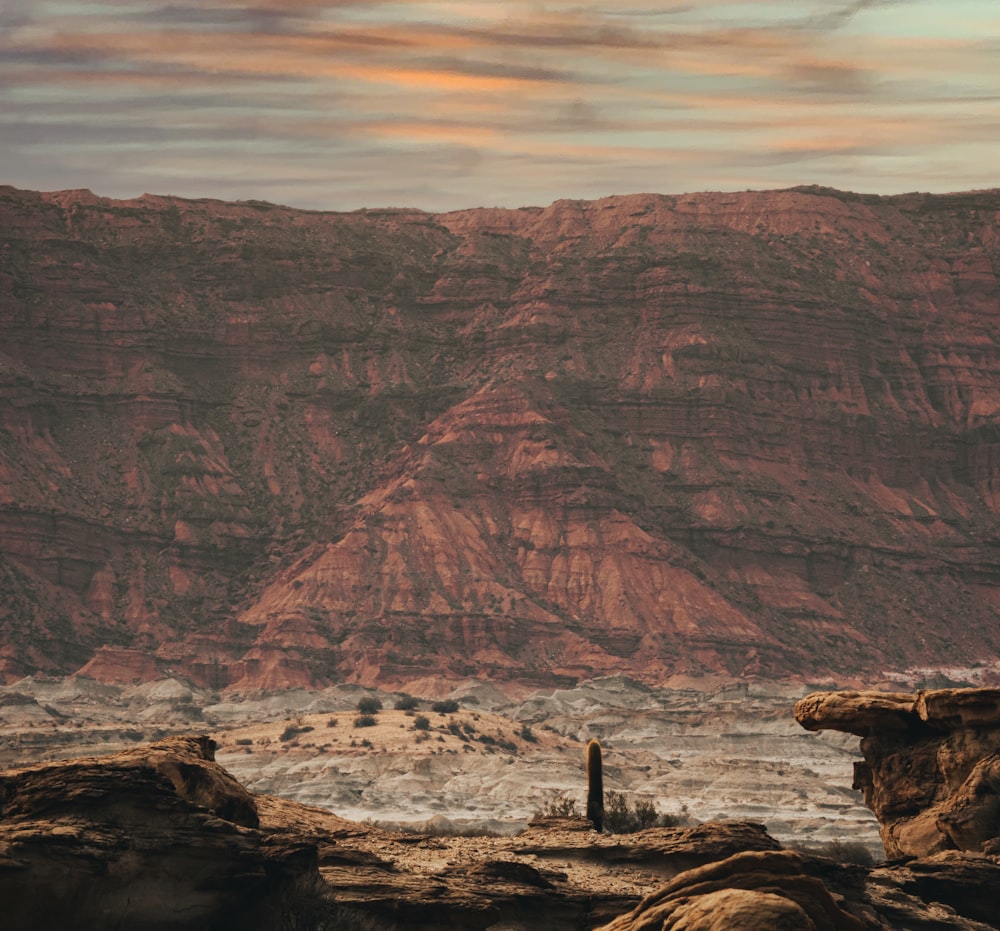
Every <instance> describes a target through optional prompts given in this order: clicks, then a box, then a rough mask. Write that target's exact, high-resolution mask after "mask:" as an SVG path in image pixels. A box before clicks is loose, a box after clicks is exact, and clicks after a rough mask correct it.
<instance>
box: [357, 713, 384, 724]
mask: <svg viewBox="0 0 1000 931" xmlns="http://www.w3.org/2000/svg"><path fill="white" fill-rule="evenodd" d="M376 724H378V721H376V720H375V717H374V716H373V715H370V714H359V715H358V716H357V717H356V718H355V719H354V726H355V727H374V726H375V725H376Z"/></svg>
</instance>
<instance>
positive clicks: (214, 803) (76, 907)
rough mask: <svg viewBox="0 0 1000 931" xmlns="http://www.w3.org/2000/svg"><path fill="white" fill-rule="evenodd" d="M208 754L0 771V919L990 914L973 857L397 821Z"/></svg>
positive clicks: (225, 922) (751, 832)
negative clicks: (242, 771) (356, 818)
mask: <svg viewBox="0 0 1000 931" xmlns="http://www.w3.org/2000/svg"><path fill="white" fill-rule="evenodd" d="M211 757H212V741H211V739H210V738H207V737H177V738H168V739H165V740H163V741H161V742H159V743H156V744H152V745H148V746H143V747H136V748H134V749H131V750H127V751H123V752H120V753H116V754H112V755H110V756H107V757H103V758H93V757H92V758H86V759H79V760H67V761H63V762H57V763H47V764H44V765H38V766H34V767H29V768H25V769H19V770H9V771H6V772H3V773H0V787H2V790H3V806H4V807H3V809H2V812H0V895H2V897H3V898H2V900H3V902H4V913H3V919H4V925H3V926H4V928H9V929H10V931H22V929H25V931H26V929H29V928H30V929H34V928H38V927H77V928H90V927H93V928H104V927H112V926H113V927H117V928H121V929H123V931H131V929H136V931H138V929H143V931H145V929H163V931H167V929H184V928H208V929H210V928H220V929H221V928H232V927H240V928H247V929H256V928H260V929H274V928H297V929H300V931H301V929H317V931H319V929H323V928H330V927H365V928H375V929H379V931H396V929H400V931H401V929H407V931H432V929H440V928H454V929H486V928H491V927H492V928H505V929H508V931H527V929H529V928H540V927H543V928H546V929H547V931H584V929H592V928H595V927H597V926H599V925H607V928H608V931H611V929H614V931H625V929H640V928H642V929H647V928H648V929H652V928H657V929H661V928H662V929H666V928H672V929H678V931H680V929H682V928H686V929H688V931H697V929H722V928H726V929H730V928H747V929H750V928H758V927H764V923H766V924H767V925H769V926H770V927H772V928H775V929H777V928H789V929H800V928H801V929H837V931H861V929H865V931H888V929H901V928H906V929H938V931H948V929H955V931H983V929H985V928H990V927H994V928H995V927H997V924H996V922H995V914H992V913H990V912H989V910H990V909H991V908H992V907H993V903H994V902H995V901H996V894H997V891H998V887H1000V867H998V865H997V862H996V860H995V859H994V858H993V857H991V856H987V855H983V854H980V855H978V856H971V855H968V854H954V853H953V854H942V855H938V856H936V857H927V858H923V859H921V860H913V861H910V862H908V863H905V864H890V865H887V866H882V867H879V868H875V869H870V870H869V869H865V868H863V867H859V866H847V865H843V864H838V863H835V862H834V861H832V860H828V859H824V858H821V857H816V856H807V855H802V854H797V853H791V852H789V851H783V850H781V849H779V847H778V845H777V844H776V843H775V841H774V840H773V839H772V838H770V837H769V836H768V835H767V834H766V833H765V832H764V830H763V829H762V828H761V827H760V826H759V825H754V824H748V823H744V822H715V823H706V824H701V825H697V826H695V827H689V828H653V829H649V830H646V831H641V832H639V833H637V834H632V835H600V834H597V833H595V832H594V831H593V830H592V829H590V827H589V824H588V823H587V822H586V821H584V820H582V819H581V820H574V819H559V818H554V819H552V818H550V819H540V820H536V821H535V822H534V823H533V824H532V825H531V826H530V827H529V829H528V830H527V831H525V832H523V833H522V834H520V835H517V836H475V837H461V836H448V835H445V836H434V835H428V834H413V833H398V832H394V831H389V830H384V829H381V828H378V827H375V826H372V825H371V824H355V823H351V822H349V821H345V820H344V819H342V818H339V817H338V816H337V815H335V814H333V813H331V812H329V811H326V810H324V809H320V808H314V807H310V806H306V805H301V804H299V803H296V802H292V801H289V800H286V799H280V798H275V797H270V796H250V795H249V794H248V793H246V792H245V791H244V790H243V789H242V788H241V787H240V786H239V785H238V784H237V783H236V782H235V781H234V780H233V779H232V777H230V776H229V775H228V774H227V773H226V772H225V771H224V770H222V769H221V768H220V767H219V766H218V765H217V764H216V763H214V762H213V761H212V759H211ZM616 916H617V917H616ZM609 921H610V922H611V924H607V923H608V922H609Z"/></svg>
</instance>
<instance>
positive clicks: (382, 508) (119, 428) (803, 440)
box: [0, 188, 1000, 688]
mask: <svg viewBox="0 0 1000 931" xmlns="http://www.w3.org/2000/svg"><path fill="white" fill-rule="evenodd" d="M998 268H1000V192H998V191H987V192H977V193H969V194H958V195H949V196H929V195H922V194H912V195H904V196H898V197H886V198H879V197H869V196H857V195H852V194H844V193H840V192H837V191H831V190H826V189H797V190H790V191H777V192H763V193H751V192H748V193H741V194H696V195H689V196H683V197H666V196H657V195H636V196H630V197H613V198H607V199H604V200H600V201H594V202H577V201H572V202H570V201H560V202H557V203H555V204H553V205H552V206H550V207H548V208H544V209H541V208H532V209H522V210H488V209H483V210H469V211H464V212H458V213H450V214H443V215H432V214H427V213H421V212H418V211H414V210H377V211H376V210H369V211H360V212H356V213H349V214H335V213H319V212H308V211H301V210H292V209H287V208H284V207H278V206H274V205H271V204H266V203H260V202H241V203H222V202H218V201H208V200H202V201H187V200H181V199H177V198H166V197H152V196H148V195H146V196H143V197H140V198H138V199H136V200H131V201H113V200H105V199H101V198H98V197H95V196H93V195H92V194H90V193H89V192H86V191H68V192H60V193H54V194H39V193H31V192H24V191H18V190H15V189H13V188H0V592H2V599H0V674H2V677H3V678H4V679H5V680H8V681H9V680H12V679H16V678H17V677H20V676H23V675H26V674H29V673H34V672H42V673H50V674H58V673H70V672H74V671H78V670H79V671H82V672H84V673H86V674H88V675H92V676H95V677H98V678H106V679H116V678H125V679H133V678H140V679H144V678H152V677H155V676H158V675H162V674H166V673H172V674H177V675H183V676H186V677H189V678H190V679H192V680H194V681H195V682H197V683H199V684H203V685H210V686H213V687H222V686H231V687H235V688H256V687H261V686H287V685H316V686H319V685H322V684H324V683H327V682H330V681H335V680H345V679H346V680H352V681H359V682H364V683H369V684H371V683H380V684H383V685H391V686H405V685H406V684H407V683H413V682H414V681H415V680H418V679H420V678H422V677H425V676H429V675H431V676H442V677H445V678H460V677H465V676H469V675H475V676H480V677H492V678H494V679H497V680H513V681H520V682H523V683H548V684H552V683H558V682H568V681H571V680H576V679H579V678H584V677H589V676H593V675H598V674H604V673H612V672H628V673H630V674H632V675H635V676H637V677H639V678H642V679H646V680H648V681H661V682H662V681H664V680H666V679H668V678H669V677H670V676H671V675H672V674H676V673H699V672H725V673H727V674H746V675H750V674H760V675H768V676H785V675H794V676H802V677H818V676H826V675H829V674H831V673H832V674H835V675H836V676H838V677H841V678H843V677H844V676H849V675H852V674H868V675H870V674H871V673H873V672H878V671H882V670H885V669H891V668H903V667H907V666H911V665H913V664H942V663H962V664H971V663H976V662H981V661H994V660H995V659H996V657H997V656H998V654H1000V625H998V623H997V611H998V606H1000V516H998V510H1000V284H998V277H997V275H998Z"/></svg>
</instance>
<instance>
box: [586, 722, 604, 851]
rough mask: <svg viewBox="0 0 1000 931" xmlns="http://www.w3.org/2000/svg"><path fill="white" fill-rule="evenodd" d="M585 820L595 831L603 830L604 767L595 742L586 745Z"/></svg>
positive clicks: (598, 746)
mask: <svg viewBox="0 0 1000 931" xmlns="http://www.w3.org/2000/svg"><path fill="white" fill-rule="evenodd" d="M587 820H588V821H589V822H590V823H591V824H592V825H593V826H594V830H595V831H603V830H604V766H603V764H602V763H601V745H600V743H599V742H598V741H596V740H592V741H590V743H588V744H587Z"/></svg>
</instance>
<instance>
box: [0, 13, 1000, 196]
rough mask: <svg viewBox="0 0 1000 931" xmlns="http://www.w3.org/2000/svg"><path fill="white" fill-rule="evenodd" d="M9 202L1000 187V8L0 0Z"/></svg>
mask: <svg viewBox="0 0 1000 931" xmlns="http://www.w3.org/2000/svg"><path fill="white" fill-rule="evenodd" d="M0 183H7V184H13V185H16V186H18V187H26V188H35V189H41V190H54V189H59V188H72V187H88V188H90V189H91V190H93V191H94V192H95V193H98V194H102V195H108V196H113V197H132V196H135V195H138V194H140V193H142V192H144V191H149V192H155V193H164V194H179V195H183V196H188V197H206V196H210V197H219V198H225V199H249V198H258V199H263V200H270V201H275V202H279V203H285V204H292V205H295V206H301V207H311V208H322V209H335V210H347V209H355V208H358V207H364V206H369V207H376V206H390V205H394V206H415V207H421V208H424V209H427V210H447V209H454V208H460V207H469V206H490V205H500V206H509V207H516V206H521V205H525V204H547V203H550V202H551V201H553V200H555V199H558V198H564V197H570V198H590V197H599V196H602V195H606V194H615V193H630V192H640V191H643V192H645V191H656V192H662V193H681V192H687V191H702V190H742V189H744V188H776V187H787V186H791V185H796V184H823V185H830V186H833V187H838V188H842V189H847V190H855V191H866V192H874V193H895V192H901V191H912V190H922V191H955V190H967V189H973V188H985V187H1000V0H881V2H879V0H855V2H844V0H763V2H757V0H754V2H750V0H735V2H734V0H691V2H676V3H671V2H669V0H664V2H655V3H654V2H649V0H624V2H615V0H604V2H592V0H568V2H520V0H515V2H508V3H492V2H478V3H461V2H419V0H414V2H395V3H388V2H386V3H383V2H379V0H365V2H351V0H332V2H324V0H283V2H277V0H258V2H256V3H250V4H248V3H239V2H230V0H204V2H201V0H198V2H195V0H162V2H153V0H131V2H130V0H105V2H74V0H0Z"/></svg>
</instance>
